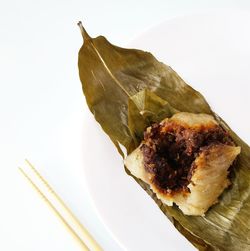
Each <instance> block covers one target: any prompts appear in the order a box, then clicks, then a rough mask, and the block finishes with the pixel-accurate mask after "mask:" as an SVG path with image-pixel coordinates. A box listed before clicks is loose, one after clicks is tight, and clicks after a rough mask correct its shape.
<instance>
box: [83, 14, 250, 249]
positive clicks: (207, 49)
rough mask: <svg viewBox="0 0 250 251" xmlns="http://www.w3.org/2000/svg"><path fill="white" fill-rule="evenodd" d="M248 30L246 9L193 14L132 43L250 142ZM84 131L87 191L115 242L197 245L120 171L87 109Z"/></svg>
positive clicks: (113, 152) (132, 246) (152, 245)
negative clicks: (198, 94) (173, 73)
mask: <svg viewBox="0 0 250 251" xmlns="http://www.w3.org/2000/svg"><path fill="white" fill-rule="evenodd" d="M249 29H250V13H249V12H244V11H226V12H219V11H218V12H213V13H211V12H210V13H202V14H193V15H189V16H184V17H177V18H174V19H171V20H168V21H166V22H164V23H162V24H160V25H158V26H156V27H153V28H151V29H149V30H148V31H146V32H145V33H144V34H142V35H141V36H139V37H138V38H136V39H135V40H134V41H132V42H131V43H130V44H129V47H135V48H140V49H143V50H147V51H150V52H152V53H153V54H154V55H155V56H156V57H157V58H158V59H159V60H161V61H163V62H164V63H166V64H168V65H170V66H171V67H172V68H173V69H175V70H176V71H177V72H178V73H179V74H180V76H182V78H183V79H184V80H185V81H186V82H187V83H189V84H190V85H192V86H193V87H194V88H195V89H197V90H199V91H201V92H202V93H203V94H204V95H205V97H206V98H207V100H208V101H209V102H210V104H211V105H212V107H213V109H214V110H215V111H216V112H217V113H218V114H219V115H221V116H222V117H223V118H224V119H225V120H226V121H227V122H228V123H229V125H231V126H232V128H233V129H234V130H235V131H236V132H237V133H238V134H239V135H240V136H241V137H242V138H243V139H245V140H246V141H247V142H249V141H250V135H249V133H248V128H249V124H250V123H249V120H247V119H248V116H244V114H247V115H249V110H248V109H247V106H248V107H250V94H249V93H250V74H249V71H250V32H249ZM243 90H244V91H243ZM86 110H87V109H86ZM83 130H84V132H83V138H81V140H82V141H83V149H82V152H83V153H85V154H84V155H83V158H82V162H83V163H82V166H83V167H84V172H85V177H86V181H87V184H88V188H89V192H90V194H91V197H92V199H93V201H94V204H95V207H96V209H97V211H98V213H99V215H100V217H101V219H102V221H103V222H104V223H105V225H106V226H107V228H108V229H109V230H110V231H111V233H112V234H113V236H114V237H115V238H116V239H117V240H118V241H119V243H121V245H122V246H123V247H124V248H125V249H126V250H129V251H138V250H144V251H151V250H157V251H163V250H164V251H165V250H170V251H174V250H176V251H177V250H178V251H180V250H185V251H191V250H195V249H194V247H193V246H192V245H191V244H190V243H189V242H188V241H187V240H186V239H185V238H184V237H182V236H181V235H180V234H179V233H178V231H177V230H176V229H175V228H174V227H173V226H172V224H171V223H170V222H169V221H168V219H167V218H166V217H165V216H164V215H163V213H162V212H161V211H160V209H159V208H158V207H157V206H156V205H155V203H154V202H153V200H152V199H151V198H150V197H149V196H148V195H147V194H146V193H145V192H144V191H143V190H142V189H141V188H140V186H139V185H137V184H136V182H135V181H134V180H133V179H132V178H131V177H129V176H128V175H127V174H126V173H125V171H124V169H123V163H122V159H121V157H120V156H119V154H118V153H117V152H116V149H115V148H114V146H113V145H112V143H111V141H110V140H109V138H108V137H107V136H106V135H105V134H104V133H103V132H102V130H101V128H100V126H99V125H98V124H97V123H96V122H95V121H94V119H93V117H92V116H91V115H90V114H89V113H86V116H85V118H84V126H83ZM81 134H82V132H81ZM81 134H79V135H81Z"/></svg>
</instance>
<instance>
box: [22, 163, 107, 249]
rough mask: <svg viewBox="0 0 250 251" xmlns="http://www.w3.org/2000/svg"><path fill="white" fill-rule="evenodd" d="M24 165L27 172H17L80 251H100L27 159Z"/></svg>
mask: <svg viewBox="0 0 250 251" xmlns="http://www.w3.org/2000/svg"><path fill="white" fill-rule="evenodd" d="M25 163H26V164H27V168H25V169H27V170H28V171H25V170H24V169H23V168H21V167H19V170H20V171H21V173H22V174H23V175H24V177H25V178H26V179H27V181H28V182H29V183H30V184H31V185H32V187H33V188H34V189H35V190H36V191H37V192H38V194H39V195H40V196H41V197H42V198H43V199H44V201H45V202H46V204H47V205H48V206H49V207H50V208H51V209H52V211H53V212H54V213H55V215H56V216H57V217H58V218H59V219H60V220H61V222H62V223H63V224H64V225H65V227H66V228H67V230H68V231H69V232H70V234H71V235H72V236H73V237H74V238H75V240H76V241H77V242H78V243H79V244H80V245H81V247H82V250H84V251H90V250H91V251H102V248H101V247H100V246H99V244H98V243H97V242H96V241H95V240H94V239H93V237H92V236H91V235H90V233H89V232H88V231H87V229H86V228H85V227H84V226H83V225H82V224H81V223H80V221H79V220H78V219H77V218H76V216H75V215H74V214H73V213H72V211H71V210H70V209H69V208H68V207H67V205H66V204H65V203H64V202H63V200H62V199H61V198H60V197H59V195H58V194H57V193H56V192H55V191H54V189H53V188H52V187H51V186H50V185H49V183H48V182H47V181H46V180H45V179H44V178H43V177H42V175H41V174H40V173H39V172H38V171H37V169H36V168H35V167H34V165H32V164H31V163H30V162H29V161H28V160H27V159H26V160H25Z"/></svg>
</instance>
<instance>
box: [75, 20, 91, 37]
mask: <svg viewBox="0 0 250 251" xmlns="http://www.w3.org/2000/svg"><path fill="white" fill-rule="evenodd" d="M77 25H78V26H79V28H80V31H81V34H82V37H83V39H84V40H87V39H90V38H91V37H90V36H89V34H88V33H87V31H86V30H85V28H84V27H83V25H82V22H81V21H79V22H78V23H77Z"/></svg>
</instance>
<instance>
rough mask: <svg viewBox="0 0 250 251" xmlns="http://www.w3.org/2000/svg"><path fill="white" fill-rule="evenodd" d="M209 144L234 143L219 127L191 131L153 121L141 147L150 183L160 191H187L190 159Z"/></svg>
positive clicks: (192, 168)
mask: <svg viewBox="0 0 250 251" xmlns="http://www.w3.org/2000/svg"><path fill="white" fill-rule="evenodd" d="M213 144H227V145H234V143H233V141H232V139H231V138H230V136H229V135H228V132H226V131H225V130H224V129H222V128H221V127H220V126H213V127H210V128H208V127H204V128H201V129H199V130H194V129H192V128H186V127H183V126H181V125H178V124H176V123H173V122H165V123H163V124H162V123H161V124H157V123H155V124H153V125H152V126H151V130H147V131H146V132H145V133H144V141H143V144H142V146H141V151H142V153H143V160H144V168H145V169H146V171H148V172H149V173H151V174H153V180H152V182H153V183H154V184H155V185H156V186H157V187H158V189H160V190H161V191H162V192H164V193H168V194H171V193H174V192H179V191H186V192H189V189H188V188H187V186H188V184H189V183H190V180H191V178H192V173H193V171H194V169H195V165H194V160H195V158H196V157H197V156H198V154H199V153H200V152H201V151H202V150H204V149H206V148H207V147H208V146H211V145H213Z"/></svg>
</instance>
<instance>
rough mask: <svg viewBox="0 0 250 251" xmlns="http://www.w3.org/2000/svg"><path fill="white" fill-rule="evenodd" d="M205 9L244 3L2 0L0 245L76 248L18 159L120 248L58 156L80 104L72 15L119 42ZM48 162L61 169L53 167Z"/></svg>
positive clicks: (24, 250)
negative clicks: (33, 168)
mask: <svg viewBox="0 0 250 251" xmlns="http://www.w3.org/2000/svg"><path fill="white" fill-rule="evenodd" d="M211 8H242V9H247V8H248V9H250V2H249V1H247V0H246V1H229V0H227V1H226V0H225V1H198V0H196V1H194V0H190V1H185V0H183V1H180V0H175V1H166V0H165V1H160V0H154V1H131V0H129V1H111V0H110V1H85V0H82V1H75V0H73V1H65V0H61V1H49V0H43V1H28V0H23V1H3V0H1V4H0V250H4V251H5V250H6V251H9V250H11V251H12V250H20V251H33V250H36V251H39V250H60V251H64V250H65V251H66V250H72V251H73V250H80V249H79V247H78V246H77V244H76V243H75V242H74V240H73V239H72V237H71V236H70V235H69V234H68V232H67V231H66V230H65V229H64V228H63V227H62V225H61V223H60V222H59V221H58V220H57V218H56V217H55V216H54V215H53V214H52V213H51V211H50V210H49V209H48V208H47V207H46V206H45V204H44V202H43V201H42V200H41V199H40V198H39V197H38V196H37V194H36V193H35V192H34V191H33V190H32V189H31V187H30V186H29V185H28V184H27V183H26V181H25V180H24V179H23V177H21V175H20V174H19V172H18V170H17V167H18V166H19V165H23V159H24V158H25V157H28V158H29V159H30V160H33V162H34V163H35V164H36V166H37V167H38V169H39V170H41V172H42V173H43V174H44V176H45V177H46V178H47V179H48V180H49V182H50V183H51V184H52V185H53V186H54V187H55V190H57V191H58V193H59V194H60V195H62V197H63V198H64V200H65V201H66V203H67V204H68V205H69V206H70V207H72V208H74V209H75V213H76V214H77V216H78V217H79V218H80V219H81V221H82V222H83V223H84V224H85V225H86V227H87V228H88V229H89V230H90V231H91V232H92V233H93V235H94V236H95V238H96V239H97V240H98V241H99V243H100V244H101V245H102V246H103V248H104V249H105V250H111V251H113V250H116V251H119V250H122V248H120V247H119V246H118V244H117V243H116V242H115V240H114V239H113V238H112V236H111V235H110V234H109V232H108V231H107V230H106V229H105V227H104V226H103V224H102V223H101V221H100V220H99V219H98V218H97V216H96V213H95V211H94V209H93V207H92V205H91V200H90V198H89V196H88V193H87V191H86V187H85V183H84V180H83V181H82V182H81V183H80V184H76V182H75V181H76V179H75V178H74V177H76V176H78V175H79V172H80V170H78V171H77V170H75V169H73V168H71V165H73V163H74V162H73V160H72V163H69V161H68V158H67V156H65V155H63V154H62V152H63V151H62V148H63V144H64V141H63V140H62V134H63V132H64V128H65V127H67V124H68V123H69V120H70V118H71V116H73V114H74V112H76V111H79V110H80V111H81V107H82V106H83V104H84V102H85V101H84V98H83V96H82V91H81V85H80V81H79V78H78V69H77V53H78V50H79V48H80V46H81V44H82V38H81V35H80V33H79V30H78V27H77V26H76V23H77V21H78V20H82V21H83V23H84V26H85V27H86V28H87V30H88V31H89V33H90V34H91V35H92V36H96V35H99V34H103V35H105V36H106V37H108V38H109V40H110V41H111V42H112V43H115V44H117V45H121V46H125V45H126V44H127V43H128V42H129V41H130V40H131V39H132V38H133V37H135V36H136V35H137V34H139V33H141V32H142V31H144V30H145V29H147V28H148V27H149V26H152V25H155V24H157V23H159V22H161V21H163V20H165V19H167V18H170V17H172V16H176V15H181V14H183V13H188V12H190V11H199V10H201V9H211ZM156 39H160V38H156ZM65 103H66V104H67V106H65ZM61 107H63V109H61ZM72 147H74V146H72ZM55 166H56V167H57V170H58V167H60V170H61V172H60V173H58V172H53V170H54V169H53V167H55ZM79 187H82V189H81V190H79V189H76V188H79ZM76 201H77V203H76ZM131 227H132V226H131Z"/></svg>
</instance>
